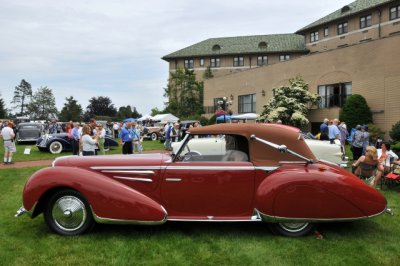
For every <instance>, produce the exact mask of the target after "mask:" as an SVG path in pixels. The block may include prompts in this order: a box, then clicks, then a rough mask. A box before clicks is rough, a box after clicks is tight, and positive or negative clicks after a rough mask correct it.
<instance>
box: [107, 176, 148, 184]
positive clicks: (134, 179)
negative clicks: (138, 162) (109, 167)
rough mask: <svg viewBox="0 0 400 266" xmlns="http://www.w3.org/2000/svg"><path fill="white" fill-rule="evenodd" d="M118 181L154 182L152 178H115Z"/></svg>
mask: <svg viewBox="0 0 400 266" xmlns="http://www.w3.org/2000/svg"><path fill="white" fill-rule="evenodd" d="M113 177H114V178H116V179H122V180H128V181H141V182H148V183H151V182H153V179H151V178H140V177H129V176H113Z"/></svg>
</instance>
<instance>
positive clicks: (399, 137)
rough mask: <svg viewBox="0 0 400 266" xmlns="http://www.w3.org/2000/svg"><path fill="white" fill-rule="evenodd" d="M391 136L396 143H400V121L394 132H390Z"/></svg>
mask: <svg viewBox="0 0 400 266" xmlns="http://www.w3.org/2000/svg"><path fill="white" fill-rule="evenodd" d="M389 136H390V138H391V139H392V140H394V141H396V142H397V141H400V121H399V122H397V123H396V124H394V125H393V126H392V130H390V131H389Z"/></svg>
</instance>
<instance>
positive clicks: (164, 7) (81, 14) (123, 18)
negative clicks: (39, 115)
mask: <svg viewBox="0 0 400 266" xmlns="http://www.w3.org/2000/svg"><path fill="white" fill-rule="evenodd" d="M351 2H352V1H351V0H349V1H343V0H336V1H327V0H321V1H315V0H303V1H293V0H291V1H289V0H280V1H276V0H274V1H272V0H241V1H232V0H219V1H211V0H203V1H198V0H197V1H195V0H173V1H167V0H147V1H137V0H114V1H107V0H68V1H61V0H59V1H55V0H0V34H1V35H0V36H1V39H0V40H1V41H0V93H1V96H0V97H2V98H3V99H4V102H5V103H6V107H7V108H11V107H12V105H11V103H10V102H11V100H12V97H13V94H14V88H15V86H18V85H19V84H20V82H21V80H22V79H25V80H26V81H28V82H29V83H31V85H32V89H33V91H36V90H37V88H39V87H41V86H47V87H49V88H51V89H52V91H53V93H54V96H55V98H56V104H57V108H58V109H59V110H60V109H61V108H62V107H63V105H64V103H65V98H66V97H70V96H73V97H74V98H75V99H77V100H78V102H79V104H81V105H82V108H83V109H85V108H86V106H87V105H88V104H89V102H88V100H89V99H90V98H91V97H98V96H108V97H109V98H110V99H111V100H112V103H113V104H114V105H115V106H116V107H117V108H118V107H120V106H126V105H131V106H135V107H136V109H137V110H138V112H139V113H142V114H143V115H145V114H147V113H149V112H150V110H151V109H152V108H154V107H157V108H159V109H163V108H164V105H163V102H164V101H165V98H163V92H164V90H163V88H165V87H166V85H167V80H168V63H167V62H165V61H164V60H162V59H161V57H163V56H164V55H167V54H169V53H172V52H175V51H177V50H179V49H182V48H184V47H187V46H189V45H192V44H195V43H197V42H200V41H203V40H205V39H208V38H216V37H229V36H246V35H264V34H276V33H294V32H295V31H297V30H299V29H300V28H302V27H304V26H306V25H308V24H310V23H312V22H314V21H315V20H317V19H319V18H321V17H323V16H325V15H327V14H329V13H331V12H333V11H335V10H337V9H339V8H341V7H342V6H343V5H345V4H349V3H351Z"/></svg>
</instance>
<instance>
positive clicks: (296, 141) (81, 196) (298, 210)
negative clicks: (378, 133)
mask: <svg viewBox="0 0 400 266" xmlns="http://www.w3.org/2000/svg"><path fill="white" fill-rule="evenodd" d="M187 133H188V134H187V135H186V137H185V139H184V141H183V142H182V145H181V147H180V148H179V149H178V151H177V152H176V154H138V155H136V154H135V155H109V156H93V157H90V156H87V157H79V156H66V157H60V158H58V159H56V160H55V161H54V162H53V167H50V168H45V169H42V170H39V171H38V172H36V173H35V174H33V175H32V176H31V177H30V178H29V180H28V181H27V183H26V185H25V187H24V191H23V207H21V208H20V209H19V210H18V211H17V214H16V216H19V215H21V214H23V213H26V212H27V213H29V214H30V216H31V217H36V216H38V215H39V214H40V213H43V214H44V219H45V221H46V223H47V225H48V226H49V228H50V229H52V230H53V231H54V232H56V233H58V234H61V235H78V234H82V233H84V232H86V231H88V230H90V229H91V228H92V227H93V225H94V224H95V223H124V224H129V223H132V224H162V223H165V222H166V221H204V222H221V221H224V222H226V221H228V222H233V221H238V222H243V221H249V222H267V223H268V225H269V226H270V227H271V229H272V231H273V232H275V233H279V234H283V235H287V236H301V235H305V234H308V233H310V232H312V230H313V229H314V227H315V225H316V224H317V223H319V222H327V221H349V220H358V219H365V218H370V217H374V216H376V215H379V214H381V213H383V212H385V210H387V202H386V199H385V198H384V197H383V196H382V194H381V193H379V192H378V191H376V190H375V189H373V188H371V187H369V186H367V185H365V184H364V183H363V182H362V181H361V180H359V179H358V178H357V177H355V176H354V175H352V174H351V173H349V172H348V171H346V170H344V169H341V168H339V167H338V166H336V165H333V164H331V163H328V162H324V161H318V160H317V159H316V158H315V156H314V155H313V153H312V152H311V151H310V149H309V148H308V146H307V144H306V143H305V141H304V139H303V138H302V136H301V134H300V131H299V130H298V129H297V128H293V127H288V126H284V125H274V124H218V125H213V126H206V127H201V128H193V129H189V130H188V132H187ZM216 136H218V137H219V138H220V139H221V140H223V141H225V145H224V147H223V148H221V145H219V143H216V144H217V145H216V149H213V147H210V148H209V151H206V150H205V151H202V154H200V153H199V152H192V151H190V150H188V147H189V146H190V145H187V143H190V141H191V140H195V139H196V138H213V139H216Z"/></svg>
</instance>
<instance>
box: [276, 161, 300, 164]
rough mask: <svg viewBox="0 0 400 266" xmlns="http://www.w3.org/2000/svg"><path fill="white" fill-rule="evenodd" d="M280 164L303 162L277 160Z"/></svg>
mask: <svg viewBox="0 0 400 266" xmlns="http://www.w3.org/2000/svg"><path fill="white" fill-rule="evenodd" d="M279 163H280V164H304V161H279Z"/></svg>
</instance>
